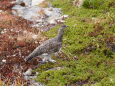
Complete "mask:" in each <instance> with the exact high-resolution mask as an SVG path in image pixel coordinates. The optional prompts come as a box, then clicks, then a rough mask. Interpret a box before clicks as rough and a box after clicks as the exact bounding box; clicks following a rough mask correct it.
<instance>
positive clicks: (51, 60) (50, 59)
mask: <svg viewBox="0 0 115 86" xmlns="http://www.w3.org/2000/svg"><path fill="white" fill-rule="evenodd" d="M48 61H49V62H52V63H55V62H56V61H55V60H53V59H52V58H51V56H50V55H49V56H48Z"/></svg>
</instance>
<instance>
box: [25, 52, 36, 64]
mask: <svg viewBox="0 0 115 86" xmlns="http://www.w3.org/2000/svg"><path fill="white" fill-rule="evenodd" d="M35 56H37V55H36V53H34V52H32V53H31V54H29V55H28V56H27V57H26V58H25V59H24V60H25V62H28V61H30V60H32V59H33V58H34V57H35Z"/></svg>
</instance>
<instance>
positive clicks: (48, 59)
mask: <svg viewBox="0 0 115 86" xmlns="http://www.w3.org/2000/svg"><path fill="white" fill-rule="evenodd" d="M42 57H44V58H43V59H42V62H43V63H44V62H48V61H49V62H52V63H55V62H56V61H55V60H53V59H51V55H50V54H46V53H45V54H43V56H42Z"/></svg>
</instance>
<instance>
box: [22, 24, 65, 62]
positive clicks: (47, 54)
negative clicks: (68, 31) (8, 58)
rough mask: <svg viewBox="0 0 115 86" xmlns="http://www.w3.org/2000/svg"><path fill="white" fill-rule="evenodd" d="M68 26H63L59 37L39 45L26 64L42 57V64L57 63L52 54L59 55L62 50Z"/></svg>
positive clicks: (28, 57)
mask: <svg viewBox="0 0 115 86" xmlns="http://www.w3.org/2000/svg"><path fill="white" fill-rule="evenodd" d="M66 27H67V25H62V26H61V27H60V28H59V30H58V34H57V36H55V37H54V38H51V39H49V40H46V41H44V42H43V43H42V44H41V45H39V46H38V47H37V48H36V49H34V50H33V52H32V53H30V54H29V55H28V56H27V57H26V58H25V59H24V60H25V62H29V61H31V60H32V59H33V58H35V57H38V56H39V57H42V58H43V59H42V62H52V63H55V62H56V61H55V60H53V59H52V58H51V55H52V54H55V53H58V52H59V51H60V50H61V48H62V39H63V34H64V29H65V28H66Z"/></svg>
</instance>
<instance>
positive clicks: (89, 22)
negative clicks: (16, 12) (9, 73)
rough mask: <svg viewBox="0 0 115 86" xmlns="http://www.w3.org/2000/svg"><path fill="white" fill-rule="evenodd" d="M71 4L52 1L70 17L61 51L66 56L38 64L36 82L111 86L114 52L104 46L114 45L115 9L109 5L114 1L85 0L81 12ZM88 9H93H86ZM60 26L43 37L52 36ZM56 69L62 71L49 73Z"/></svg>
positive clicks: (114, 82)
mask: <svg viewBox="0 0 115 86" xmlns="http://www.w3.org/2000/svg"><path fill="white" fill-rule="evenodd" d="M50 1H51V0H50ZM72 1H73V0H63V2H62V0H54V1H52V4H53V6H55V7H58V8H62V11H63V12H64V13H65V14H68V15H69V18H68V19H66V22H65V24H66V25H68V26H69V27H68V28H66V30H65V33H64V38H63V48H62V51H63V52H64V53H65V54H66V55H67V56H69V57H67V56H64V57H62V58H56V57H54V59H56V61H57V63H54V64H52V63H47V64H43V65H41V66H40V67H39V68H38V69H36V71H38V72H39V75H38V78H37V80H38V81H40V82H42V83H45V84H46V85H47V86H54V85H55V86H70V85H75V86H77V85H78V86H79V83H82V84H83V85H84V86H113V85H114V84H115V79H114V78H115V75H114V73H115V71H114V70H115V69H114V68H113V66H114V65H115V64H114V63H113V61H114V60H115V58H114V57H115V52H114V51H112V49H111V46H107V43H110V44H115V41H114V36H115V34H114V33H115V24H114V21H115V11H114V10H115V8H114V6H109V5H110V4H111V2H113V0H85V3H84V5H83V6H84V7H82V8H80V9H79V8H77V7H75V6H73V5H72ZM89 1H91V2H90V4H89ZM103 1H104V3H103V4H102V5H101V6H100V5H99V3H100V2H103ZM90 6H93V8H95V9H89V8H90ZM105 8H107V10H106V9H105ZM59 27H60V26H56V27H55V28H53V29H51V30H50V31H48V32H45V33H44V35H46V36H47V37H49V38H52V37H54V36H55V35H56V34H57V30H58V28H59ZM102 28H103V29H102ZM75 56H76V57H77V58H78V60H77V59H75V58H74V57H75ZM64 58H66V60H64ZM68 59H69V60H68ZM55 67H62V69H60V70H49V69H52V68H55Z"/></svg>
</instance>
